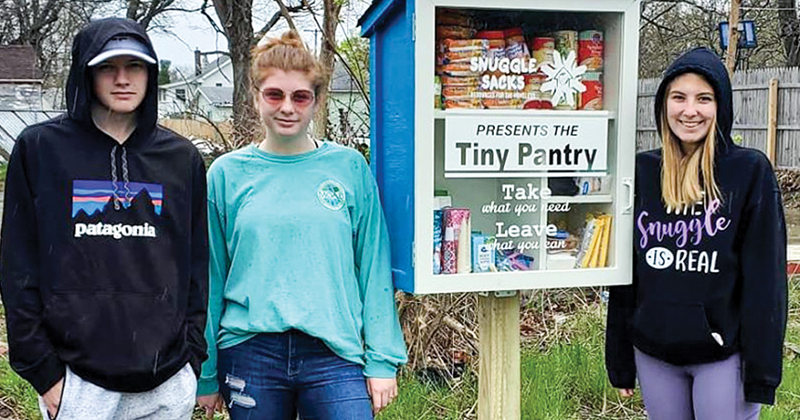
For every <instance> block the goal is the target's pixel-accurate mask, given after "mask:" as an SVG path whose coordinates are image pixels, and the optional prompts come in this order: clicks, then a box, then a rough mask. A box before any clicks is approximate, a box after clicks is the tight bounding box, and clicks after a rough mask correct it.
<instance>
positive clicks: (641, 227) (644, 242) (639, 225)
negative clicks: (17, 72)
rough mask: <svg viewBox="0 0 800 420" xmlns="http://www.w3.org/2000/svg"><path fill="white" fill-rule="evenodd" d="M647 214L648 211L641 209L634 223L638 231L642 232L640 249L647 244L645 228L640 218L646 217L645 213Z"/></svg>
mask: <svg viewBox="0 0 800 420" xmlns="http://www.w3.org/2000/svg"><path fill="white" fill-rule="evenodd" d="M649 214H650V213H648V212H646V211H642V212H641V213H639V218H638V219H637V220H636V225H637V226H638V227H639V232H640V233H641V234H642V240H641V241H639V246H640V247H642V249H644V248H645V247H646V246H647V228H645V227H644V224H643V223H642V219H644V218H645V217H647V215H649Z"/></svg>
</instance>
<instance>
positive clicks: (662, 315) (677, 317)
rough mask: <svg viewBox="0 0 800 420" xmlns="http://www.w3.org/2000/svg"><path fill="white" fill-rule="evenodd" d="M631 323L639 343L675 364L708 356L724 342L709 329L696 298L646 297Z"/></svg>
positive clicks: (701, 305) (717, 351) (716, 350)
mask: <svg viewBox="0 0 800 420" xmlns="http://www.w3.org/2000/svg"><path fill="white" fill-rule="evenodd" d="M632 327H633V332H634V334H635V336H636V337H637V338H638V340H637V341H638V343H637V344H638V345H640V346H642V347H643V348H646V350H649V352H650V353H652V354H653V355H658V356H660V357H661V358H662V359H663V360H664V361H667V362H670V363H675V364H687V363H692V362H693V361H694V360H695V359H697V358H699V359H705V358H707V357H711V356H713V355H715V354H718V353H720V352H721V351H722V349H723V348H724V347H726V344H727V343H725V342H724V341H723V340H722V337H721V335H719V333H718V332H715V331H712V329H711V327H710V326H709V322H708V318H707V316H706V309H705V307H704V306H703V304H702V303H699V302H667V301H659V300H652V299H651V300H645V301H643V302H642V304H641V305H640V306H639V308H638V309H637V310H636V313H635V315H634V317H633V324H632ZM720 341H722V343H720Z"/></svg>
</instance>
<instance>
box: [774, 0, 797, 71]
mask: <svg viewBox="0 0 800 420" xmlns="http://www.w3.org/2000/svg"><path fill="white" fill-rule="evenodd" d="M778 17H779V20H780V37H781V40H782V41H783V42H782V44H783V51H784V53H785V54H786V64H787V65H788V66H800V18H798V9H797V0H778Z"/></svg>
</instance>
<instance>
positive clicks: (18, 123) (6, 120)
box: [0, 110, 64, 156]
mask: <svg viewBox="0 0 800 420" xmlns="http://www.w3.org/2000/svg"><path fill="white" fill-rule="evenodd" d="M63 113H64V111H10V110H0V149H2V151H0V156H8V155H10V154H11V149H13V148H14V142H16V141H17V137H18V136H19V133H21V132H22V130H24V129H25V127H27V126H29V125H33V124H37V123H40V122H43V121H47V120H49V119H51V118H55V117H57V116H59V115H61V114H63Z"/></svg>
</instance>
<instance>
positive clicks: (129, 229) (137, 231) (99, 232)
mask: <svg viewBox="0 0 800 420" xmlns="http://www.w3.org/2000/svg"><path fill="white" fill-rule="evenodd" d="M84 235H85V236H110V237H112V238H114V239H122V238H127V237H131V236H133V237H140V238H155V237H156V228H155V227H154V226H150V225H149V224H148V223H145V224H142V225H123V224H122V223H117V224H115V225H111V224H106V223H102V222H98V223H91V224H87V223H75V237H76V238H80V237H81V236H84Z"/></svg>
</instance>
